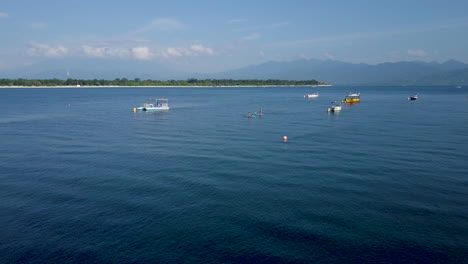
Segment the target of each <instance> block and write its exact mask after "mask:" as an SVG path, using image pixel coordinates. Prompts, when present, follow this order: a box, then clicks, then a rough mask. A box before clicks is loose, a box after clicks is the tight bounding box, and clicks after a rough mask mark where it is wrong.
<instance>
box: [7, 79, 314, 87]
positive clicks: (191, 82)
mask: <svg viewBox="0 0 468 264" xmlns="http://www.w3.org/2000/svg"><path fill="white" fill-rule="evenodd" d="M320 84H323V83H320V82H318V81H316V80H306V81H290V80H256V79H254V80H233V79H204V80H198V79H195V78H191V79H188V80H168V81H159V80H141V79H139V78H135V79H133V80H129V79H127V78H121V79H120V78H117V79H115V80H103V79H100V80H98V79H93V80H84V79H67V80H60V79H0V86H31V87H34V86H75V87H76V86H77V85H80V86H268V85H279V86H280V85H285V86H287V85H297V86H300V85H320Z"/></svg>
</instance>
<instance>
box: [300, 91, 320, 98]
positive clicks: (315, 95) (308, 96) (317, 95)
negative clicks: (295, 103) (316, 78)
mask: <svg viewBox="0 0 468 264" xmlns="http://www.w3.org/2000/svg"><path fill="white" fill-rule="evenodd" d="M317 97H319V93H318V92H317V93H311V94H306V95H304V98H317Z"/></svg>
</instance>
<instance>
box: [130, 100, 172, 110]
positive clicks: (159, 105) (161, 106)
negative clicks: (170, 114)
mask: <svg viewBox="0 0 468 264" xmlns="http://www.w3.org/2000/svg"><path fill="white" fill-rule="evenodd" d="M150 100H155V99H150ZM169 109H170V108H169V99H167V98H158V99H156V103H155V104H152V103H144V104H143V106H140V107H138V108H137V110H139V111H161V110H169Z"/></svg>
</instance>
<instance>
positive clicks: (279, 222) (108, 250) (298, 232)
mask: <svg viewBox="0 0 468 264" xmlns="http://www.w3.org/2000/svg"><path fill="white" fill-rule="evenodd" d="M315 91H318V92H319V93H320V96H319V97H318V98H313V99H306V98H304V97H303V96H304V95H305V94H307V93H311V92H315ZM348 92H359V93H361V102H360V103H357V104H352V105H343V109H342V111H341V112H339V113H328V112H327V108H328V107H330V105H331V102H332V101H335V100H339V101H341V100H342V99H343V98H344V96H345V95H346V94H347V93H348ZM414 93H419V99H418V100H416V101H408V100H407V97H408V96H410V95H412V94H414ZM149 97H152V98H156V97H166V98H169V104H170V107H171V109H170V110H169V111H165V112H137V113H133V111H132V109H133V108H134V107H137V106H138V105H140V104H141V103H143V102H145V100H146V99H147V98H149ZM260 107H262V109H263V113H264V115H263V116H262V117H256V118H247V117H246V116H247V113H248V112H252V113H254V112H257V111H259V108H260ZM284 136H287V137H288V141H287V142H283V137H284ZM467 142H468V87H462V88H460V89H457V88H456V87H442V86H440V87H411V86H406V87H403V86H401V87H389V86H387V87H361V86H354V87H352V86H332V87H318V88H313V87H213V88H196V87H191V88H64V89H53V88H50V89H47V88H41V89H38V88H31V89H0V211H1V214H0V226H1V228H0V263H467V262H466V261H467V256H468V144H467Z"/></svg>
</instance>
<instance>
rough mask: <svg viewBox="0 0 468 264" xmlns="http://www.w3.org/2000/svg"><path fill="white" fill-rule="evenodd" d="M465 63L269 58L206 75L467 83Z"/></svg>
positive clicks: (340, 81)
mask: <svg viewBox="0 0 468 264" xmlns="http://www.w3.org/2000/svg"><path fill="white" fill-rule="evenodd" d="M467 76H468V64H465V63H462V62H459V61H456V60H449V61H446V62H444V63H437V62H429V63H427V62H420V61H412V62H408V61H402V62H392V63H390V62H387V63H381V64H377V65H370V64H364V63H360V64H353V63H346V62H340V61H334V60H315V59H311V60H304V59H303V60H296V61H289V62H277V61H270V62H266V63H263V64H259V65H251V66H247V67H244V68H241V69H237V70H233V71H228V72H222V73H217V74H211V75H207V77H209V78H217V79H218V78H227V79H286V80H309V79H315V80H318V81H320V82H327V83H331V84H348V85H419V84H424V85H466V84H468V78H467Z"/></svg>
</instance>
